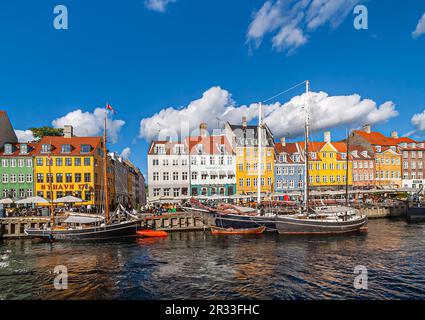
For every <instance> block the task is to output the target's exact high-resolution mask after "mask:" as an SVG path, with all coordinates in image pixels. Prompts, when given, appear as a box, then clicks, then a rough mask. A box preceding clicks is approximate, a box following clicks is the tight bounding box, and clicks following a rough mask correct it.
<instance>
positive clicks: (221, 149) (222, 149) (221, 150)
mask: <svg viewBox="0 0 425 320" xmlns="http://www.w3.org/2000/svg"><path fill="white" fill-rule="evenodd" d="M220 153H221V154H224V144H222V145H220Z"/></svg>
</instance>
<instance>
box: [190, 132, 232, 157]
mask: <svg viewBox="0 0 425 320" xmlns="http://www.w3.org/2000/svg"><path fill="white" fill-rule="evenodd" d="M186 143H187V145H188V146H189V152H190V154H198V150H197V148H196V146H197V145H202V146H203V154H221V151H220V146H221V145H224V154H234V151H233V148H232V146H231V144H230V143H229V141H228V140H227V138H226V137H225V136H208V137H201V136H197V137H187V138H186Z"/></svg>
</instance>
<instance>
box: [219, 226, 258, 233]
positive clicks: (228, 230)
mask: <svg viewBox="0 0 425 320" xmlns="http://www.w3.org/2000/svg"><path fill="white" fill-rule="evenodd" d="M264 230H266V227H265V226H260V227H258V228H248V229H234V228H220V227H213V226H211V233H212V234H262V233H263V232H264Z"/></svg>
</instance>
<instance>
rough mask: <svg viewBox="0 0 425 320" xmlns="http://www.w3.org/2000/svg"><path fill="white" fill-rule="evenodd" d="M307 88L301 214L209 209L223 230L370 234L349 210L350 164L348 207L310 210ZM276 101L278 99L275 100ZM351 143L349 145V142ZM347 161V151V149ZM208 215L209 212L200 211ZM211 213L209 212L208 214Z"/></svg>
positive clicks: (361, 218)
mask: <svg viewBox="0 0 425 320" xmlns="http://www.w3.org/2000/svg"><path fill="white" fill-rule="evenodd" d="M303 83H305V84H306V103H305V114H306V116H305V151H304V157H305V174H304V206H303V208H302V209H301V210H300V211H299V212H294V214H289V215H277V214H273V213H267V212H266V213H260V212H259V210H258V212H257V213H256V214H246V213H241V212H237V213H233V212H226V211H223V210H219V209H210V210H209V212H210V214H211V215H212V216H213V218H214V221H215V224H216V226H218V227H224V228H254V227H259V226H265V227H266V230H265V231H277V232H278V233H279V234H284V235H334V234H346V233H353V232H361V231H365V230H367V217H366V216H365V215H362V214H361V213H360V211H359V210H357V209H355V208H351V207H349V206H348V163H347V173H346V175H347V178H346V205H345V206H334V207H331V206H319V207H312V206H310V194H309V191H310V185H309V148H308V146H309V129H310V121H309V120H310V115H309V104H308V103H307V101H308V95H309V85H310V82H309V81H308V80H307V81H305V82H303ZM275 97H276V96H275ZM261 107H262V106H261V103H260V104H259V117H258V119H259V121H258V122H259V123H258V137H257V140H258V159H259V163H261V162H262V160H261V155H262V149H261V148H262V127H263V123H262V111H261ZM347 143H348V141H347ZM347 161H348V147H347ZM257 181H261V165H258V180H257ZM257 186H258V190H257V204H258V205H259V204H260V203H261V184H260V183H258V184H257ZM201 209H202V210H204V212H205V211H206V209H207V208H201ZM207 211H208V210H207Z"/></svg>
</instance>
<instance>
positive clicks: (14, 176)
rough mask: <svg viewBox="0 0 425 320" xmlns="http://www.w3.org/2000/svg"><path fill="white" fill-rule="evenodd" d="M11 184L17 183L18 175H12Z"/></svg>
mask: <svg viewBox="0 0 425 320" xmlns="http://www.w3.org/2000/svg"><path fill="white" fill-rule="evenodd" d="M10 183H16V174H15V173H12V174H11V175H10Z"/></svg>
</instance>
